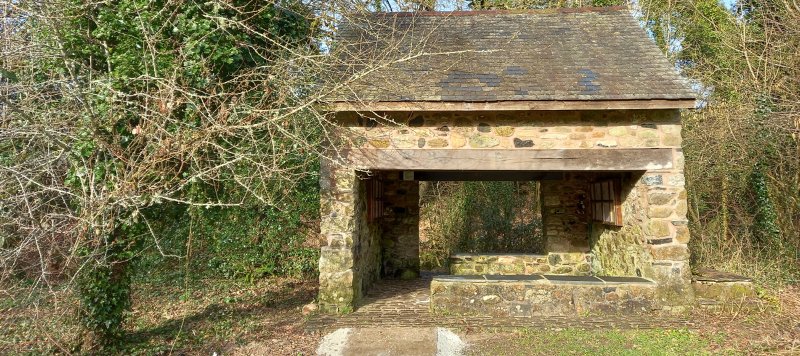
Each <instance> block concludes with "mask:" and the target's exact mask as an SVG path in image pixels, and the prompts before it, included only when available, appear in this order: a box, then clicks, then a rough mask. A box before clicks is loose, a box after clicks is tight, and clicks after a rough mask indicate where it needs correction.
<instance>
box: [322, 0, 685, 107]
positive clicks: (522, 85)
mask: <svg viewBox="0 0 800 356" xmlns="http://www.w3.org/2000/svg"><path fill="white" fill-rule="evenodd" d="M337 38H338V43H337V45H338V46H340V47H339V48H340V49H341V48H345V49H346V50H347V51H346V53H345V54H341V55H340V57H339V58H340V59H341V60H342V63H344V64H347V65H342V66H339V67H338V71H337V72H336V73H337V74H336V75H337V77H336V78H331V79H333V81H332V82H337V83H342V82H343V81H347V80H351V81H352V83H351V84H350V85H348V86H347V87H346V88H345V89H343V90H340V91H337V92H336V94H334V95H331V96H329V97H328V98H327V100H326V101H329V102H341V101H350V102H352V101H359V100H360V101H388V102H393V101H394V102H396V101H434V102H435V101H446V102H491V101H507V100H526V101H528V100H531V101H533V100H535V101H540V100H544V101H552V100H648V99H694V98H695V93H694V91H693V90H692V88H691V86H690V84H689V83H688V82H687V81H686V80H685V79H684V78H682V77H681V75H680V74H679V73H678V71H677V70H676V69H675V67H674V66H673V65H672V64H671V63H670V62H669V61H668V60H667V58H666V57H665V56H664V54H663V53H661V51H660V50H659V48H658V47H657V46H656V45H655V44H654V43H653V41H652V40H651V39H650V38H649V37H648V36H647V34H646V33H645V31H644V30H643V29H642V28H641V27H639V24H638V23H637V21H636V20H635V19H634V18H633V16H632V15H631V13H630V11H629V10H627V8H626V7H611V8H583V9H558V10H530V11H525V12H509V11H465V12H422V13H382V14H372V15H367V16H363V17H360V18H357V19H354V20H350V21H347V22H344V23H343V24H342V25H340V28H339V32H338V37H337ZM341 46H344V47H341ZM401 59H402V60H401ZM397 60H401V61H399V62H396V63H393V62H394V61H397ZM387 63H392V64H390V65H387ZM376 65H384V67H382V68H380V69H378V70H376V71H374V72H370V73H368V74H366V75H364V76H361V75H362V74H363V73H364V70H365V69H367V68H374V67H375V66H376ZM355 73H360V74H358V75H359V76H361V77H354V76H353V75H354V74H355Z"/></svg>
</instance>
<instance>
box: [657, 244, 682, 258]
mask: <svg viewBox="0 0 800 356" xmlns="http://www.w3.org/2000/svg"><path fill="white" fill-rule="evenodd" d="M650 251H651V252H652V254H653V259H654V260H657V261H659V260H662V261H663V260H668V261H685V260H688V259H689V248H688V247H686V245H661V246H652V247H651V248H650Z"/></svg>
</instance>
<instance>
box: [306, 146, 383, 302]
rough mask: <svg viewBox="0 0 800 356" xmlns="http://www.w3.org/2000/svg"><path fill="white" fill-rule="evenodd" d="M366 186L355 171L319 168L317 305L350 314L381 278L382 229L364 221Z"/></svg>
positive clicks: (325, 163)
mask: <svg viewBox="0 0 800 356" xmlns="http://www.w3.org/2000/svg"><path fill="white" fill-rule="evenodd" d="M366 194H367V190H366V184H365V183H364V181H363V180H362V179H361V178H360V177H359V176H358V175H357V174H356V172H355V171H353V170H352V169H347V168H342V167H336V166H335V165H332V164H331V163H330V162H328V161H327V160H323V161H322V162H321V164H320V197H321V198H320V199H321V201H320V214H321V222H320V238H321V240H322V241H321V242H322V251H321V254H320V259H319V272H320V274H319V305H320V308H321V309H322V310H323V311H326V312H337V311H346V310H352V308H353V305H354V304H355V303H356V302H357V301H358V300H360V299H361V298H362V297H363V295H364V294H365V293H366V292H367V291H368V290H369V288H370V287H371V286H372V285H373V284H374V283H375V282H376V281H377V280H378V279H379V273H380V260H381V256H380V253H381V249H380V241H381V240H380V239H381V234H382V229H381V227H380V226H376V225H375V224H371V223H370V222H368V221H367V216H366V198H367V195H366Z"/></svg>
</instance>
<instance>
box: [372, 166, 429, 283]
mask: <svg viewBox="0 0 800 356" xmlns="http://www.w3.org/2000/svg"><path fill="white" fill-rule="evenodd" d="M380 177H381V179H382V180H383V182H384V184H385V185H384V192H383V197H384V199H383V200H384V204H385V211H384V217H383V218H381V225H382V227H383V234H382V240H381V245H382V246H383V271H382V273H381V276H382V277H383V278H404V279H406V278H417V277H419V269H420V262H419V181H404V180H400V173H399V172H385V173H382V174H381V175H380Z"/></svg>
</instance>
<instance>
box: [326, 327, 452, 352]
mask: <svg viewBox="0 0 800 356" xmlns="http://www.w3.org/2000/svg"><path fill="white" fill-rule="evenodd" d="M465 347H466V343H464V342H463V341H462V340H461V338H460V337H459V336H458V335H456V334H455V333H453V332H452V331H450V330H448V329H445V328H414V327H367V328H352V329H351V328H348V329H339V330H336V331H334V332H332V333H330V334H328V335H326V336H325V337H324V338H323V339H322V341H321V342H320V345H319V348H318V349H317V355H319V356H459V355H461V353H462V351H463V350H464V349H465Z"/></svg>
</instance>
